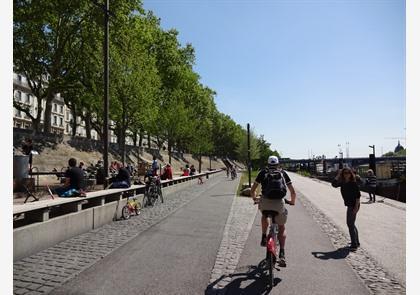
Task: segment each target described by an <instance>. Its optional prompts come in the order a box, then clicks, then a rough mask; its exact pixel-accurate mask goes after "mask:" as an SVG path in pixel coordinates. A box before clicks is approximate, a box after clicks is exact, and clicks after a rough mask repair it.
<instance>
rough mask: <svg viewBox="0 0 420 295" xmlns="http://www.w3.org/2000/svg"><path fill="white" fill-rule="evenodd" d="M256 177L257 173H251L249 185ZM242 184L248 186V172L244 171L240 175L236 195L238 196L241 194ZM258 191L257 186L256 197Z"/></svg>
mask: <svg viewBox="0 0 420 295" xmlns="http://www.w3.org/2000/svg"><path fill="white" fill-rule="evenodd" d="M257 175H258V171H251V183H253V182H254V180H255V178H256V177H257ZM244 183H245V184H248V171H244V172H243V173H241V179H240V180H239V186H238V190H237V192H236V195H238V196H239V195H240V194H241V189H242V184H244ZM260 189H261V186H259V187H258V189H257V196H258V194H259V193H260Z"/></svg>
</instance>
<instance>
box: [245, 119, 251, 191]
mask: <svg viewBox="0 0 420 295" xmlns="http://www.w3.org/2000/svg"><path fill="white" fill-rule="evenodd" d="M246 128H247V132H248V185H249V187H251V141H250V131H249V123H248V124H247V125H246Z"/></svg>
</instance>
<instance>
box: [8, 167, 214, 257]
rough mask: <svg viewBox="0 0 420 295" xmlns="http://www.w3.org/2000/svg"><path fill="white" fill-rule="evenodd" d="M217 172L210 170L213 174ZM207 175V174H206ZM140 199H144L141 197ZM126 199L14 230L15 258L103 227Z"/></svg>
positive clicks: (185, 181) (115, 216) (190, 181)
mask: <svg viewBox="0 0 420 295" xmlns="http://www.w3.org/2000/svg"><path fill="white" fill-rule="evenodd" d="M214 175H215V174H209V178H211V177H213V176H214ZM204 177H205V176H203V178H204ZM197 181H198V180H197V179H196V178H194V179H182V182H180V183H178V184H175V185H171V186H168V187H164V188H162V190H163V193H164V198H165V194H170V193H173V192H176V191H179V190H182V189H185V188H186V187H188V186H191V185H194V184H197ZM139 201H140V202H141V201H142V197H140V199H139ZM126 202H127V200H126V199H121V200H118V201H114V202H110V203H107V204H104V205H99V206H96V207H92V208H89V209H84V210H81V211H79V212H75V213H70V214H66V215H63V216H59V217H56V218H52V219H49V220H47V221H45V222H38V223H34V224H30V225H27V226H23V227H19V228H16V229H14V230H13V260H14V261H16V260H19V259H22V258H24V257H27V256H30V255H32V254H35V253H37V252H39V251H42V250H44V249H47V248H48V247H51V246H53V245H56V244H58V243H59V242H62V241H65V240H67V239H70V238H72V237H74V236H77V235H80V234H82V233H85V232H88V231H90V230H92V229H95V228H98V227H101V226H103V225H105V224H107V223H109V222H112V221H113V220H116V219H119V218H121V211H122V207H124V205H125V204H126Z"/></svg>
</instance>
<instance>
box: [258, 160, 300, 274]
mask: <svg viewBox="0 0 420 295" xmlns="http://www.w3.org/2000/svg"><path fill="white" fill-rule="evenodd" d="M259 184H261V186H262V197H261V198H260V199H259V198H257V197H256V195H255V192H256V189H257V187H258V185H259ZM287 188H288V189H289V190H290V195H291V199H290V200H286V198H285V197H286V193H287ZM251 197H252V199H253V200H254V202H255V201H257V200H259V206H258V208H259V209H260V211H261V213H262V216H261V229H262V237H261V246H262V247H265V246H266V243H267V235H266V233H267V227H268V223H267V218H266V217H267V216H265V215H264V214H263V211H265V210H271V211H276V212H278V215H276V216H275V221H276V223H277V224H278V226H279V233H278V240H279V242H280V251H279V265H280V266H282V267H286V258H285V254H284V246H285V243H286V227H285V224H286V221H287V209H286V208H285V206H284V204H285V203H287V204H289V205H294V204H295V201H296V192H295V189H294V187H293V185H292V181H291V180H290V177H289V176H288V175H287V173H286V172H285V171H284V170H283V169H280V168H279V159H278V158H277V157H276V156H270V157H268V166H267V167H266V168H265V169H263V170H261V171H260V172H259V173H258V176H257V178H256V179H255V181H254V183H253V185H252V187H251Z"/></svg>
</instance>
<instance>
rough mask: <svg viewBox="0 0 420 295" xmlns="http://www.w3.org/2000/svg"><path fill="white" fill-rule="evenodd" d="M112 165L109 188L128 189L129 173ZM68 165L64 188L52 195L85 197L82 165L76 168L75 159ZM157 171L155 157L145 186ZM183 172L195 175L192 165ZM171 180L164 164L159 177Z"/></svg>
mask: <svg viewBox="0 0 420 295" xmlns="http://www.w3.org/2000/svg"><path fill="white" fill-rule="evenodd" d="M112 164H113V167H114V168H115V170H116V172H117V175H116V176H114V177H112V178H111V179H110V183H111V185H110V186H109V188H129V187H130V186H131V173H130V171H129V170H128V169H127V168H126V167H124V165H123V164H122V163H120V162H117V161H114V162H113V163H112ZM68 165H69V167H68V169H67V171H66V172H65V174H64V177H65V183H64V186H62V187H59V188H56V189H54V193H56V194H57V195H59V196H60V197H73V196H80V195H82V196H83V195H85V192H84V190H83V183H84V178H85V173H84V170H85V169H84V163H83V162H80V164H79V166H77V160H76V159H75V158H71V159H69V161H68ZM158 171H159V166H158V162H157V160H156V156H154V157H153V162H152V167H151V169H150V170H148V171H147V173H146V175H145V182H146V184H148V183H150V179H151V177H153V176H158ZM183 172H184V174H183V176H191V175H195V174H196V169H195V167H194V165H191V168H190V167H188V165H186V167H185V169H184V170H183ZM172 178H173V175H172V167H171V165H170V164H166V165H165V166H164V168H163V172H162V174H161V175H160V179H161V180H166V179H172Z"/></svg>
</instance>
